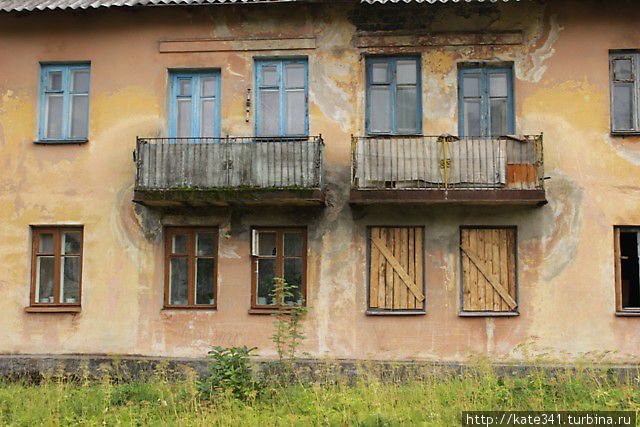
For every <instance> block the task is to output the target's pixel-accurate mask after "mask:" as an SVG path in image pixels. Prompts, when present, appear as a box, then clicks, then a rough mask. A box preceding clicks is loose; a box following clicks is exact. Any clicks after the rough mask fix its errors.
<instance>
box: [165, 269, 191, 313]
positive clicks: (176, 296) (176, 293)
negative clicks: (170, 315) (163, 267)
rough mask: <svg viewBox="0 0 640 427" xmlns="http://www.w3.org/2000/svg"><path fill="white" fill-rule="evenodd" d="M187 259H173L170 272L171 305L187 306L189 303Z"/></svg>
mask: <svg viewBox="0 0 640 427" xmlns="http://www.w3.org/2000/svg"><path fill="white" fill-rule="evenodd" d="M188 270H189V267H188V260H187V258H171V263H170V272H169V280H170V282H169V288H170V290H169V303H170V304H176V305H186V304H188V303H189V290H188V279H187V273H188Z"/></svg>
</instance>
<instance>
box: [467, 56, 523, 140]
mask: <svg viewBox="0 0 640 427" xmlns="http://www.w3.org/2000/svg"><path fill="white" fill-rule="evenodd" d="M458 97H459V99H458V118H459V119H458V132H459V134H460V136H484V137H489V136H502V135H511V134H513V133H515V117H514V108H513V71H512V69H511V68H493V67H480V68H462V69H460V70H459V74H458Z"/></svg>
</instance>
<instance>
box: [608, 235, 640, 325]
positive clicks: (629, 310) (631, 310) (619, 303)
mask: <svg viewBox="0 0 640 427" xmlns="http://www.w3.org/2000/svg"><path fill="white" fill-rule="evenodd" d="M621 232H626V233H636V234H637V237H636V238H637V239H638V242H637V243H640V226H625V225H616V226H614V227H613V240H614V243H613V244H614V270H615V292H616V297H615V299H616V315H617V316H640V307H624V306H623V296H622V254H621V247H620V234H621ZM639 249H640V248H639ZM639 257H640V254H639ZM639 263H640V260H639Z"/></svg>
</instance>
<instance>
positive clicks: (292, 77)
mask: <svg viewBox="0 0 640 427" xmlns="http://www.w3.org/2000/svg"><path fill="white" fill-rule="evenodd" d="M304 68H305V67H304V64H288V65H286V66H285V69H284V72H285V80H286V82H285V83H286V87H287V88H303V87H305V84H304V80H305V72H304Z"/></svg>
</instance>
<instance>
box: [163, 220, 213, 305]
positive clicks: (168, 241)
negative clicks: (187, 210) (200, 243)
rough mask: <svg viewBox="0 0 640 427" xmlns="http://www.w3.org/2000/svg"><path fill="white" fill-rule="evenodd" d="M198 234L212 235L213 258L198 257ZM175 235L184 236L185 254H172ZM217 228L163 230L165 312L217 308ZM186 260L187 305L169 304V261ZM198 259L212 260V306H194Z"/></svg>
mask: <svg viewBox="0 0 640 427" xmlns="http://www.w3.org/2000/svg"><path fill="white" fill-rule="evenodd" d="M198 233H207V234H213V235H214V248H213V256H210V255H209V256H205V255H203V256H198V255H197V248H196V244H197V243H196V236H197V235H198ZM176 234H186V235H187V236H188V237H187V242H186V245H187V252H186V253H184V254H174V253H173V251H172V242H173V236H175V235H176ZM218 246H219V229H218V227H201V226H197V227H192V226H167V227H165V228H164V305H163V308H164V309H166V310H173V309H195V310H215V309H217V307H218V263H219V259H218ZM172 258H187V260H188V261H187V265H188V268H187V287H188V288H187V300H188V303H187V304H171V300H170V287H171V277H170V274H171V259H172ZM198 258H206V259H213V260H214V264H213V304H196V303H195V300H196V293H197V291H196V268H195V265H196V261H197V259H198Z"/></svg>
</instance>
